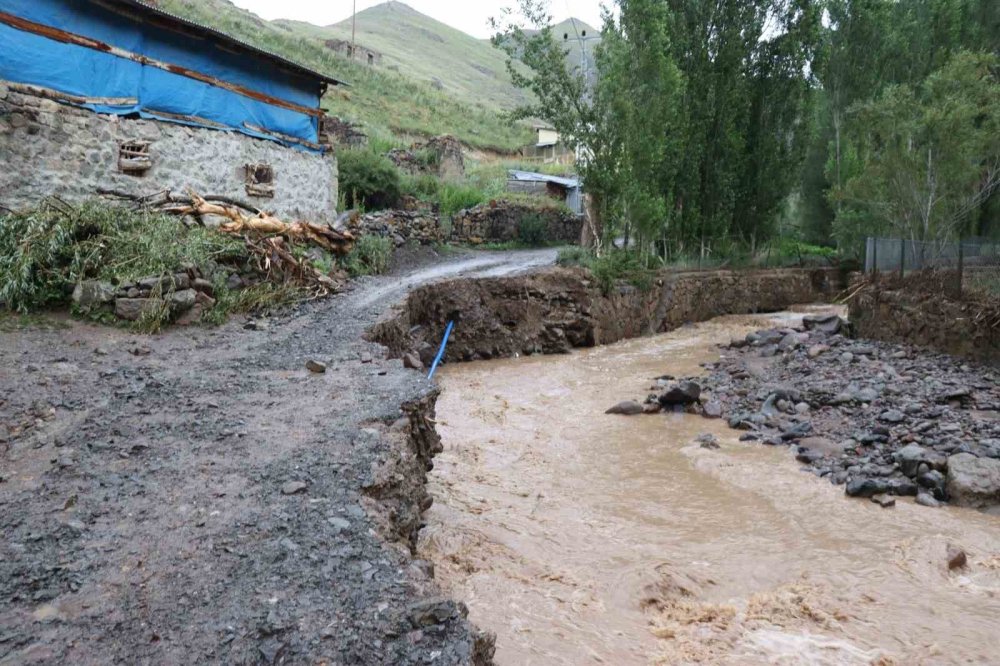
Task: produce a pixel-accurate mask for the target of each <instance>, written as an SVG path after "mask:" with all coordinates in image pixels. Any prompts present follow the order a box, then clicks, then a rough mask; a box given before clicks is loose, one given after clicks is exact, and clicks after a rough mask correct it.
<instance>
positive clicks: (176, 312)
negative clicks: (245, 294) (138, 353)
mask: <svg viewBox="0 0 1000 666" xmlns="http://www.w3.org/2000/svg"><path fill="white" fill-rule="evenodd" d="M208 275H211V274H210V273H206V272H203V271H202V270H201V269H199V268H198V267H196V266H188V267H186V268H185V269H184V270H180V271H178V272H176V273H174V274H171V275H163V276H157V275H151V276H149V277H145V278H142V279H141V280H136V281H135V282H126V283H122V284H119V285H113V284H111V283H109V282H102V281H99V280H84V281H83V282H80V283H79V284H77V285H76V288H75V289H74V291H73V303H74V305H75V307H76V309H77V310H78V311H80V312H84V313H90V314H93V313H99V312H108V313H111V314H113V315H114V316H115V317H116V318H117V319H121V320H123V321H137V320H138V319H139V318H141V317H142V316H143V314H145V313H147V312H153V311H158V310H160V309H161V308H168V309H169V316H170V319H171V320H175V321H176V322H177V323H179V324H182V325H186V324H192V323H194V322H196V321H198V320H199V319H201V316H202V314H203V313H204V312H205V311H207V310H210V309H211V308H212V307H213V306H214V305H215V287H214V283H213V282H212V280H210V279H208V277H207V276H208ZM248 280H252V278H249V277H248V278H244V277H241V276H240V275H239V274H236V273H232V274H229V276H228V283H227V286H228V287H229V288H231V289H242V288H243V287H245V286H248V284H249V282H248Z"/></svg>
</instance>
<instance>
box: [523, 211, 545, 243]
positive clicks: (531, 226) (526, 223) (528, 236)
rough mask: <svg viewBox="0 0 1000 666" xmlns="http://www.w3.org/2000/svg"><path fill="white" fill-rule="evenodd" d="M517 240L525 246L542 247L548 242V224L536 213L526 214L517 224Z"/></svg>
mask: <svg viewBox="0 0 1000 666" xmlns="http://www.w3.org/2000/svg"><path fill="white" fill-rule="evenodd" d="M517 239H518V240H519V241H520V242H522V243H524V244H525V245H531V246H538V245H544V244H545V243H546V242H547V241H548V224H546V222H545V218H543V217H542V216H541V215H539V214H538V213H526V214H525V215H524V216H523V217H522V218H521V219H520V221H518V223H517Z"/></svg>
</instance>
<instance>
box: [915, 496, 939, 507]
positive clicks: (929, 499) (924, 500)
mask: <svg viewBox="0 0 1000 666" xmlns="http://www.w3.org/2000/svg"><path fill="white" fill-rule="evenodd" d="M917 504H919V505H921V506H926V507H930V508H932V509H936V508H937V507H939V506H941V502H939V501H937V500H936V499H934V496H933V495H931V494H930V493H928V492H919V493H917Z"/></svg>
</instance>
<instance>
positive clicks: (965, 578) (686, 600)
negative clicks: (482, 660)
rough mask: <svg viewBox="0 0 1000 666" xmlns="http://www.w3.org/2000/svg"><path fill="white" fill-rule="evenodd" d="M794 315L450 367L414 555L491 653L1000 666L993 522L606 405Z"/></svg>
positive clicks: (541, 660)
mask: <svg viewBox="0 0 1000 666" xmlns="http://www.w3.org/2000/svg"><path fill="white" fill-rule="evenodd" d="M794 318H795V315H794V314H791V313H784V314H780V315H774V316H769V317H762V316H756V317H724V318H720V319H716V320H714V321H711V322H707V323H704V324H700V325H696V326H690V327H685V328H683V329H680V330H678V331H675V332H672V333H669V334H665V335H660V336H656V337H652V338H645V339H640V340H632V341H628V342H624V343H620V344H616V345H611V346H607V347H601V348H597V349H590V350H584V351H579V352H576V353H573V354H572V355H568V356H550V357H531V358H518V359H511V360H503V361H490V362H478V363H469V364H461V365H452V366H449V367H447V368H445V369H444V370H443V372H442V373H441V384H442V386H443V388H444V392H443V395H442V396H441V398H440V400H439V402H438V430H439V432H440V433H441V435H442V437H443V438H444V447H445V450H444V453H442V454H441V455H439V456H438V457H437V458H436V460H435V465H436V466H435V470H434V471H433V472H432V474H431V493H432V495H433V496H434V498H435V504H434V506H433V507H432V508H431V509H430V511H428V513H427V515H426V519H427V522H428V526H427V528H426V529H425V530H423V532H422V537H421V543H420V550H421V554H422V556H423V557H425V558H428V559H431V560H432V561H433V562H434V563H435V566H436V570H437V578H438V580H439V581H440V582H441V583H442V584H443V585H444V586H445V588H446V589H447V591H448V592H449V593H450V594H452V595H453V596H454V597H455V598H457V599H460V600H463V601H465V602H466V603H467V604H468V606H469V608H470V618H471V619H472V620H473V621H474V622H475V623H476V624H478V625H479V626H480V627H482V628H485V629H489V630H491V631H494V632H496V634H497V656H496V661H497V663H498V664H501V665H502V666H521V665H526V664H538V665H542V664H544V665H551V664H574V665H577V664H614V665H624V664H650V663H664V664H684V663H710V664H900V665H902V664H906V665H910V664H952V663H962V664H967V663H975V664H997V663H1000V517H997V516H990V515H986V514H981V513H977V512H975V511H972V510H969V509H958V508H944V509H930V508H925V507H921V506H918V505H916V504H914V503H913V500H912V498H899V500H898V503H897V505H896V506H895V507H894V508H890V509H883V508H881V507H880V506H878V505H876V504H873V503H871V502H869V501H867V500H850V499H847V498H846V497H845V496H844V492H843V487H835V486H832V485H831V484H830V483H828V482H827V481H826V480H823V479H819V478H817V477H815V476H814V475H812V474H809V473H805V472H802V471H800V470H799V467H800V465H799V464H798V463H796V462H795V460H794V457H793V454H792V452H791V451H790V450H789V449H788V448H785V447H780V448H771V447H767V446H763V445H760V444H753V443H750V444H745V443H740V442H739V441H737V436H738V433H736V432H735V431H731V430H729V429H728V428H727V427H726V426H725V424H724V423H723V422H721V421H711V420H707V419H704V418H702V417H700V416H690V415H662V414H660V415H655V416H634V417H622V416H608V415H605V414H604V411H605V410H606V409H607V408H608V407H610V406H612V405H614V404H615V403H617V402H619V401H621V400H625V399H635V398H642V397H644V396H645V395H646V394H647V393H648V392H649V389H650V386H651V385H652V384H653V381H652V378H654V377H657V376H660V375H664V374H671V375H676V376H682V375H688V374H698V373H699V372H700V370H701V369H700V367H699V364H700V363H702V362H705V361H713V360H716V359H717V358H718V355H719V353H720V350H719V349H718V348H717V346H716V345H717V344H718V343H720V342H725V341H728V340H729V339H730V338H732V337H734V336H741V335H744V334H746V333H747V332H749V331H750V330H754V329H757V328H762V327H764V326H773V325H774V322H775V320H779V321H784V322H789V321H792V320H794ZM702 433H712V434H715V435H716V436H717V437H718V438H719V443H720V445H721V448H719V449H717V450H716V449H709V448H702V447H701V446H700V445H699V444H697V443H695V442H694V441H693V440H694V439H695V438H696V437H697V436H698V435H700V434H702ZM948 544H955V545H957V546H960V547H962V548H964V549H965V550H966V552H967V553H968V556H969V566H968V568H966V569H964V570H956V571H954V572H949V571H948V566H947V561H946V550H947V547H948Z"/></svg>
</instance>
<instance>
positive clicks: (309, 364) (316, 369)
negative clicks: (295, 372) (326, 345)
mask: <svg viewBox="0 0 1000 666" xmlns="http://www.w3.org/2000/svg"><path fill="white" fill-rule="evenodd" d="M306 369H307V370H309V372H312V373H315V374H317V375H321V374H323V373H324V372H326V363H321V362H319V361H316V360H313V359H309V360H308V361H306Z"/></svg>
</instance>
